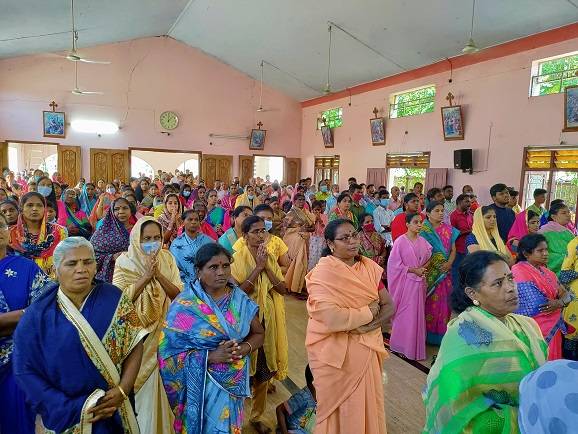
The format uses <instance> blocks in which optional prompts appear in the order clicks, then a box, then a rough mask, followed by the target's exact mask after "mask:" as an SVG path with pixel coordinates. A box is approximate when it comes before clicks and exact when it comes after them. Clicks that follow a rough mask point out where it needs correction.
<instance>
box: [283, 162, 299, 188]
mask: <svg viewBox="0 0 578 434" xmlns="http://www.w3.org/2000/svg"><path fill="white" fill-rule="evenodd" d="M300 176H301V158H285V183H286V184H287V185H295V184H297V183H298V182H299V178H300Z"/></svg>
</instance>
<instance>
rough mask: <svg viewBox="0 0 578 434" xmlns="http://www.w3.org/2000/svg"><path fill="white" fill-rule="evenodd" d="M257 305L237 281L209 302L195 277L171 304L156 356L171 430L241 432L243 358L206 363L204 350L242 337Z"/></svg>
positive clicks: (244, 390)
mask: <svg viewBox="0 0 578 434" xmlns="http://www.w3.org/2000/svg"><path fill="white" fill-rule="evenodd" d="M258 309H259V308H258V306H257V304H255V303H254V302H253V301H252V300H251V299H250V298H249V297H248V296H247V295H246V294H245V293H244V292H243V291H242V290H241V289H240V288H239V287H238V286H235V287H232V289H231V292H230V293H229V294H227V295H226V296H225V297H223V298H222V299H220V300H217V301H215V300H213V299H212V297H211V296H209V295H208V294H207V293H205V291H204V290H203V288H202V286H201V283H200V281H199V280H196V281H195V282H194V284H192V285H191V284H189V285H187V289H186V290H185V291H183V292H182V293H181V294H179V296H178V297H177V298H176V299H175V300H174V301H173V303H172V304H171V307H170V308H169V311H168V313H167V320H166V326H165V328H164V329H163V332H162V334H161V339H160V343H159V353H158V355H159V367H160V372H161V377H162V380H163V384H164V387H165V391H166V392H167V397H168V399H169V403H170V405H171V408H172V410H173V413H174V414H175V422H174V428H175V433H176V434H181V433H198V434H201V433H211V434H212V433H217V432H223V433H239V434H240V433H241V429H242V426H243V413H244V401H245V398H246V397H248V396H249V395H250V388H249V357H244V358H243V359H241V360H238V361H235V362H233V363H209V362H208V354H209V351H212V350H214V349H216V348H217V347H218V346H219V343H220V342H222V341H225V340H231V339H235V340H237V341H238V342H241V341H243V339H245V337H247V335H248V334H249V331H250V325H251V321H252V320H253V318H255V315H256V314H257V311H258Z"/></svg>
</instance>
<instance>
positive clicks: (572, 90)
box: [564, 86, 578, 131]
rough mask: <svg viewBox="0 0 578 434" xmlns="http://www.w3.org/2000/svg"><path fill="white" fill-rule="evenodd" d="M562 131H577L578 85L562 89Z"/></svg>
mask: <svg viewBox="0 0 578 434" xmlns="http://www.w3.org/2000/svg"><path fill="white" fill-rule="evenodd" d="M564 131H578V86H567V87H566V89H565V91H564Z"/></svg>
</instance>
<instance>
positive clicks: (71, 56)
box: [62, 0, 110, 65]
mask: <svg viewBox="0 0 578 434" xmlns="http://www.w3.org/2000/svg"><path fill="white" fill-rule="evenodd" d="M70 13H71V17H72V49H71V50H70V51H69V52H68V53H67V54H66V56H62V57H64V58H65V59H68V60H70V61H72V62H84V63H96V64H99V65H110V62H107V61H103V60H91V59H87V58H86V57H82V56H81V55H80V54H79V53H78V51H77V44H78V30H76V26H75V23H74V0H70Z"/></svg>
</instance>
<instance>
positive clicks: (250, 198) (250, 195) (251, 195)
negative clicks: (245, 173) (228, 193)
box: [247, 194, 255, 200]
mask: <svg viewBox="0 0 578 434" xmlns="http://www.w3.org/2000/svg"><path fill="white" fill-rule="evenodd" d="M247 197H248V198H249V200H253V199H255V195H254V194H248V195H247Z"/></svg>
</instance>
